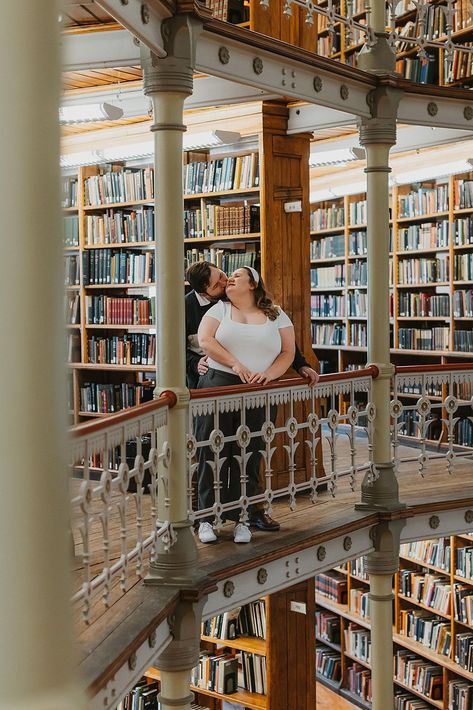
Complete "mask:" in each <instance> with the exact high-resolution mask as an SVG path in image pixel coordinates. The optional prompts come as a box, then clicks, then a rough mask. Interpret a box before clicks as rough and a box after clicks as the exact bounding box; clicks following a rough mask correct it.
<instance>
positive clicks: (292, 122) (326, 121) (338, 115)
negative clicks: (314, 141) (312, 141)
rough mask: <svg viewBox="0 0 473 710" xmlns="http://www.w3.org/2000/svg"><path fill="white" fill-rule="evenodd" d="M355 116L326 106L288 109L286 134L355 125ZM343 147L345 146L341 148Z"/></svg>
mask: <svg viewBox="0 0 473 710" xmlns="http://www.w3.org/2000/svg"><path fill="white" fill-rule="evenodd" d="M356 118H357V117H356V116H354V115H353V114H352V113H346V112H345V111H337V110H336V109H333V108H328V107H327V106H316V105H315V104H305V105H304V106H292V107H291V108H290V109H289V121H288V128H287V132H288V133H304V132H306V131H309V132H311V131H314V132H317V131H318V130H321V129H323V128H340V127H341V126H352V125H353V124H355V123H356ZM342 147H345V146H342Z"/></svg>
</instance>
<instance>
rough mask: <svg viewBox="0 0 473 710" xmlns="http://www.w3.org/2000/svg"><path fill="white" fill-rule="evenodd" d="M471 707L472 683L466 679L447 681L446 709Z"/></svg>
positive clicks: (455, 709) (472, 699) (467, 709)
mask: <svg viewBox="0 0 473 710" xmlns="http://www.w3.org/2000/svg"><path fill="white" fill-rule="evenodd" d="M471 707H473V685H472V684H471V683H467V681H466V680H449V681H448V710H469V708H471Z"/></svg>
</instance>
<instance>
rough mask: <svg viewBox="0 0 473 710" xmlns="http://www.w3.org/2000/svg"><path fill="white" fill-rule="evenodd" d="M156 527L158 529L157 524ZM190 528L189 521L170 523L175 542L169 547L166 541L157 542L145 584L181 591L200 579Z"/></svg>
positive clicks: (195, 547)
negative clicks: (154, 555)
mask: <svg viewBox="0 0 473 710" xmlns="http://www.w3.org/2000/svg"><path fill="white" fill-rule="evenodd" d="M157 525H158V527H159V523H157ZM192 527H193V526H192V523H191V521H190V520H182V521H180V522H177V523H172V528H173V531H175V533H176V540H175V542H174V543H172V545H171V547H169V544H168V543H167V541H164V540H161V539H159V540H158V542H157V554H156V558H155V560H154V561H153V562H151V564H150V566H149V572H148V574H147V576H146V577H145V580H144V583H145V584H148V585H159V586H166V587H176V586H177V587H179V588H180V589H182V588H188V587H191V586H193V585H194V584H195V582H196V581H197V580H198V579H201V578H202V575H201V574H200V573H199V570H198V565H197V562H198V555H197V546H196V544H195V539H194V533H193V531H192Z"/></svg>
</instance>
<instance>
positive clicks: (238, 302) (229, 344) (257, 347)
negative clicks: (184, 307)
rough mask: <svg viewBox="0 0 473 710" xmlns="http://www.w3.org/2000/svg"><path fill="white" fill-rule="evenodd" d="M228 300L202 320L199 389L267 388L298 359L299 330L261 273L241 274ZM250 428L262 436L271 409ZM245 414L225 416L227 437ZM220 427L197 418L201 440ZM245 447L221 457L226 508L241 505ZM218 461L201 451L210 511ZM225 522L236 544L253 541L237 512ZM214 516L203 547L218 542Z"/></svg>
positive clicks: (202, 490) (256, 441) (203, 530)
mask: <svg viewBox="0 0 473 710" xmlns="http://www.w3.org/2000/svg"><path fill="white" fill-rule="evenodd" d="M226 295H227V298H228V301H219V302H218V303H216V304H215V305H214V306H212V308H210V309H209V310H208V311H207V313H206V314H205V316H204V317H203V319H202V322H201V324H200V327H199V331H198V339H199V345H200V347H201V348H202V350H203V351H204V352H205V353H206V355H207V356H208V364H209V370H208V372H207V373H206V374H205V375H203V376H202V377H201V378H200V380H199V384H198V388H199V389H201V388H203V387H221V386H223V385H235V384H239V383H242V382H244V383H257V384H262V385H264V384H266V383H267V382H271V381H272V380H276V379H277V378H278V377H280V376H281V375H283V374H284V373H285V372H286V370H287V369H288V368H289V367H290V366H291V364H292V362H293V360H294V350H295V340H294V327H293V325H292V323H291V321H290V319H289V318H288V316H287V315H286V314H285V313H284V311H283V310H282V309H280V308H278V307H277V306H275V305H274V304H273V303H272V301H271V299H270V298H269V296H268V294H267V293H266V290H265V287H264V284H263V281H262V279H261V277H260V275H259V274H258V272H257V271H256V270H255V269H253V268H252V267H251V266H243V267H242V268H240V269H237V270H236V271H235V272H234V273H233V274H232V276H231V277H230V278H229V280H228V283H227V288H226ZM245 414H246V425H247V426H248V427H249V429H250V431H252V432H254V431H260V429H261V426H262V424H263V422H264V419H265V408H264V407H259V408H255V409H247V410H246V412H245ZM240 416H241V415H240V413H239V412H228V413H225V412H224V413H220V414H219V428H220V429H221V430H222V431H223V433H224V435H231V434H234V433H235V432H236V430H237V429H238V427H239V426H240V424H241V421H240ZM213 428H214V422H213V417H210V416H202V417H198V418H197V422H196V437H197V439H198V440H199V441H206V440H208V438H209V436H210V433H211V431H212V429H213ZM261 448H262V442H261V438H260V437H252V438H251V440H250V443H249V445H248V447H247V452H251V456H250V458H249V460H248V462H247V465H246V475H247V485H246V494H247V496H253V495H255V494H256V492H257V486H258V475H259V461H260V454H259V450H260V449H261ZM240 454H241V449H240V447H239V446H238V445H237V444H236V443H233V442H229V443H226V444H225V446H224V448H223V450H222V451H221V452H220V455H219V458H220V461H222V459H224V461H223V464H222V467H221V469H220V476H219V478H220V481H221V483H222V485H221V487H220V499H221V502H222V503H225V502H229V501H235V500H238V499H239V497H240V495H241V491H240V468H239V465H238V461H237V460H236V459H235V456H239V455H240ZM213 459H214V454H213V453H212V452H211V451H210V449H209V447H202V448H200V449H199V508H200V509H202V508H210V507H211V506H212V505H213V504H214V501H215V494H214V476H213V472H212V469H211V467H210V465H209V463H208V462H211V461H212V460H213ZM225 517H226V518H229V519H231V520H235V523H236V524H235V531H234V540H235V542H249V541H250V540H251V532H250V529H249V527H248V526H247V525H246V524H244V523H241V522H239V513H238V511H237V510H232V511H227V512H225ZM211 521H212V517H209V518H207V519H205V520H203V521H202V522H201V524H200V526H199V538H200V540H201V542H206V543H208V542H215V541H216V539H217V538H216V535H215V532H214V530H213V528H212V523H211Z"/></svg>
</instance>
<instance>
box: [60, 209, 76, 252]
mask: <svg viewBox="0 0 473 710" xmlns="http://www.w3.org/2000/svg"><path fill="white" fill-rule="evenodd" d="M63 219H64V246H65V247H78V246H79V217H78V215H76V214H66V215H64V217H63Z"/></svg>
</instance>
